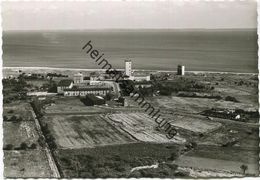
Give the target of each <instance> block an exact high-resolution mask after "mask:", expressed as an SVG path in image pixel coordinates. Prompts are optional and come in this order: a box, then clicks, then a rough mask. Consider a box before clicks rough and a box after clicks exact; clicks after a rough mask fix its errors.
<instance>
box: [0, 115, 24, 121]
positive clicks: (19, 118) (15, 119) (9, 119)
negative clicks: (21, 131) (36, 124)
mask: <svg viewBox="0 0 260 180" xmlns="http://www.w3.org/2000/svg"><path fill="white" fill-rule="evenodd" d="M3 120H4V121H10V122H20V121H22V120H23V118H22V117H17V116H11V117H10V118H8V117H7V116H3Z"/></svg>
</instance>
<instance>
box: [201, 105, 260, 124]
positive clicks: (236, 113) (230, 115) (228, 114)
mask: <svg viewBox="0 0 260 180" xmlns="http://www.w3.org/2000/svg"><path fill="white" fill-rule="evenodd" d="M201 114H202V115H205V116H212V117H218V118H223V119H231V120H236V121H242V122H248V121H249V120H250V119H251V120H252V119H254V120H255V121H257V120H258V118H259V112H258V111H255V112H251V111H244V110H242V109H235V110H228V109H215V108H212V109H208V110H205V111H203V112H201Z"/></svg>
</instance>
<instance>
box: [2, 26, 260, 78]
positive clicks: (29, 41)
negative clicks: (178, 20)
mask: <svg viewBox="0 0 260 180" xmlns="http://www.w3.org/2000/svg"><path fill="white" fill-rule="evenodd" d="M89 41H91V45H92V46H93V49H96V50H98V51H99V53H104V55H103V58H105V59H106V60H107V61H108V62H109V63H110V64H111V65H112V67H113V68H115V69H122V68H124V60H132V64H133V65H132V66H133V68H134V69H139V70H158V71H160V70H166V71H168V70H169V71H175V70H176V68H177V65H179V64H181V65H184V66H185V69H186V70H187V71H218V72H242V73H256V72H258V68H257V64H258V63H257V62H258V56H257V51H258V46H257V31H256V30H255V29H239V30H237V29H236V30H204V29H203V30H149V29H148V30H80V31H79V30H77V31H72V30H70V31H63V30H61V31H4V32H3V67H52V68H76V69H77V68H79V69H85V68H86V69H98V68H100V67H99V66H98V65H97V64H96V63H95V62H94V60H93V59H91V58H90V56H89V54H86V52H85V51H84V50H82V47H83V46H84V45H85V44H86V43H87V42H89Z"/></svg>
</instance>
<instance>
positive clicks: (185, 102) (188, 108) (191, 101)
mask: <svg viewBox="0 0 260 180" xmlns="http://www.w3.org/2000/svg"><path fill="white" fill-rule="evenodd" d="M155 103H156V104H158V105H159V106H160V107H161V106H162V107H164V108H169V109H172V110H175V111H180V112H187V113H189V114H190V113H200V112H202V111H204V110H206V109H211V108H227V109H243V110H245V111H256V110H257V106H255V105H254V104H245V103H235V102H229V101H223V100H215V99H207V98H188V97H174V96H172V97H170V98H169V97H164V96H161V97H156V102H155Z"/></svg>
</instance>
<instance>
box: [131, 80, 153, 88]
mask: <svg viewBox="0 0 260 180" xmlns="http://www.w3.org/2000/svg"><path fill="white" fill-rule="evenodd" d="M134 86H135V87H137V88H138V87H142V88H148V87H151V86H152V83H151V82H150V81H134Z"/></svg>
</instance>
